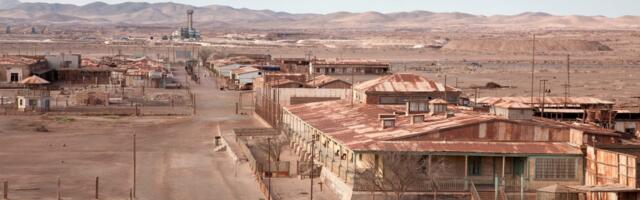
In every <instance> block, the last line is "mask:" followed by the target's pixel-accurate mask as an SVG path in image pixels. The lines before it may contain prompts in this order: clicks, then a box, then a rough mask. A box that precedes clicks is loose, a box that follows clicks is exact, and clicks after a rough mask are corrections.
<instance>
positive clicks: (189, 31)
mask: <svg viewBox="0 0 640 200" xmlns="http://www.w3.org/2000/svg"><path fill="white" fill-rule="evenodd" d="M171 36H172V39H179V40H200V32H198V30H196V29H195V28H193V10H187V27H180V29H178V30H176V31H174V32H173V34H172V35H171Z"/></svg>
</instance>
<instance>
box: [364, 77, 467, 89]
mask: <svg viewBox="0 0 640 200" xmlns="http://www.w3.org/2000/svg"><path fill="white" fill-rule="evenodd" d="M445 88H446V91H460V90H459V89H457V88H454V87H450V86H445V85H444V84H442V83H438V82H435V81H433V80H429V79H427V78H426V77H424V76H420V75H416V74H404V73H400V74H392V75H387V76H382V77H379V78H376V79H373V80H369V81H365V82H363V83H360V84H358V85H356V86H355V87H354V89H356V90H359V91H366V92H443V91H445Z"/></svg>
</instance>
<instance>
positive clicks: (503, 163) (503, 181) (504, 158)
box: [501, 156, 507, 184]
mask: <svg viewBox="0 0 640 200" xmlns="http://www.w3.org/2000/svg"><path fill="white" fill-rule="evenodd" d="M506 160H507V159H506V157H504V156H502V172H501V173H502V175H501V177H502V184H504V183H505V180H504V167H505V161H506Z"/></svg>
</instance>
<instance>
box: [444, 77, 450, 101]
mask: <svg viewBox="0 0 640 200" xmlns="http://www.w3.org/2000/svg"><path fill="white" fill-rule="evenodd" d="M443 88H444V100H445V101H447V102H449V99H447V75H446V74H445V75H444V86H443Z"/></svg>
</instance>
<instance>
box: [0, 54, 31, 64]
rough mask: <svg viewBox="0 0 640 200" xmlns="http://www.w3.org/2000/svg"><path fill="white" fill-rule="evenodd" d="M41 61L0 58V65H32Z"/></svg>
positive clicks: (23, 58)
mask: <svg viewBox="0 0 640 200" xmlns="http://www.w3.org/2000/svg"><path fill="white" fill-rule="evenodd" d="M40 61H41V60H39V59H35V58H31V57H26V56H1V57H0V65H32V64H35V63H37V62H40Z"/></svg>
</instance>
